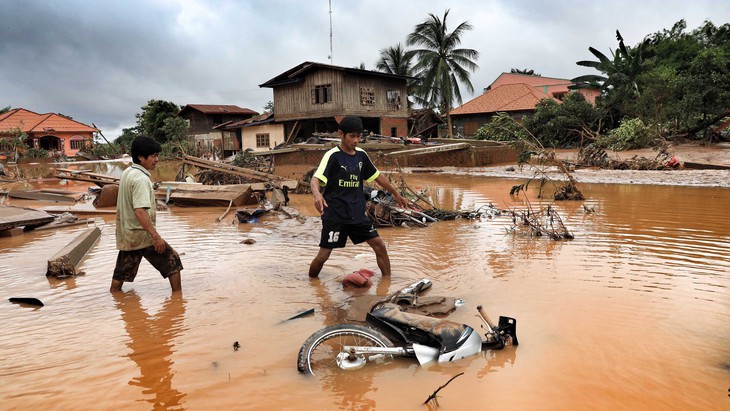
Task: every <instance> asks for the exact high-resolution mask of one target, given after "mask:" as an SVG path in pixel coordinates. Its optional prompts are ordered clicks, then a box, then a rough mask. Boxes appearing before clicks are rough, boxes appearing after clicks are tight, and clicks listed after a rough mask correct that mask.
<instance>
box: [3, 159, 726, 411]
mask: <svg viewBox="0 0 730 411" xmlns="http://www.w3.org/2000/svg"><path fill="white" fill-rule="evenodd" d="M94 167H99V166H98V165H97V166H94ZM117 167H118V166H116V165H108V164H105V165H103V168H100V169H99V168H97V169H96V170H97V172H101V173H108V174H116V173H118V172H120V170H121V168H117ZM174 171H175V170H174V168H173V167H167V168H166V167H165V164H163V165H161V167H160V170H158V173H157V177H159V176H160V174H159V173H169V175H164V176H162V178H165V179H172V178H173V176H174ZM406 181H407V182H408V184H409V186H410V187H412V188H414V189H417V190H425V192H427V193H428V194H429V195H430V197H431V199H432V201H433V202H434V204H435V205H437V206H438V207H440V208H444V209H452V210H474V209H476V208H478V207H480V206H482V205H487V204H490V203H492V204H494V205H495V206H497V207H500V208H508V207H517V208H524V207H526V206H527V203H526V202H525V201H524V198H523V199H514V198H510V196H509V191H510V188H511V187H512V186H513V185H515V184H516V181H518V180H513V179H506V178H496V177H486V176H470V175H468V174H466V175H450V174H427V173H414V174H407V175H406ZM33 186H34V187H54V188H65V189H79V190H84V189H85V186H84V185H83V183H75V182H69V183H68V184H67V185H64V186H61V185H59V182H58V181H56V180H50V179H49V180H44V181H41V182H36V183H33ZM581 188H582V190H583V193H584V195H586V197H587V200H586V201H585V202H563V203H557V204H556V205H555V206H556V207H557V209H558V212H559V213H560V216H561V217H562V219H563V221H564V223H565V224H566V226H567V227H568V228H569V229H570V230H571V232H572V233H573V234H574V235H575V239H574V240H571V241H553V240H549V239H547V238H524V237H515V236H513V235H511V234H508V233H507V232H506V230H505V227H507V226H509V225H511V221H510V220H509V219H508V218H504V217H499V218H495V219H491V220H488V219H485V220H457V221H444V222H439V223H434V224H431V225H430V226H428V227H425V228H417V227H413V228H404V227H399V228H383V229H380V230H379V232H380V235H381V236H382V237H383V239H384V241H385V243H386V244H387V246H388V250H389V253H390V258H391V262H392V266H393V276H392V278H390V279H381V278H380V276H379V274H376V277H375V278H374V280H375V284H374V285H373V286H372V287H371V288H369V289H364V290H362V289H360V290H355V291H353V290H350V289H343V287H342V285H341V283H340V281H341V279H342V277H343V276H344V275H346V274H348V273H350V272H352V271H355V270H358V269H360V268H368V269H371V270H374V271H377V265H376V263H375V257H374V255H373V253H372V251H371V250H370V248H369V247H367V246H366V245H359V246H352V245H351V244H349V245H348V246H347V248H345V249H343V250H336V251H335V252H333V254H332V258H331V259H330V261H329V262H328V263H327V264H326V265H325V267H324V270H323V272H322V274H321V275H320V278H319V279H317V280H309V279H308V277H307V269H308V266H309V263H310V261H311V259H312V257H313V256H314V255H315V253H316V252H317V242H318V238H319V230H320V226H321V225H320V220H319V218H318V217H316V216H315V210H314V207H313V205H312V201H311V196H309V195H291V203H290V205H291V206H293V207H296V208H298V209H299V210H300V211H301V212H302V214H303V215H305V216H306V219H304V220H303V221H300V220H296V219H286V218H285V217H284V216H282V215H279V214H273V213H271V214H268V215H266V216H264V217H263V218H262V219H261V220H260V221H259V222H257V223H255V224H234V223H233V214H229V215H228V216H227V217H226V218H225V219H224V220H223V221H222V222H218V221H216V218H217V217H219V216H220V215H221V214H223V212H224V211H225V207H210V208H178V207H171V210H170V211H169V212H159V213H158V230H159V231H160V232H161V234H162V236H163V238H165V239H166V240H167V241H168V242H169V243H170V244H171V245H172V246H173V247H174V248H175V249H177V250H178V251H179V252H180V253H181V254H182V261H183V264H184V266H185V269H184V270H183V272H182V278H183V293H182V295H181V296H179V297H178V298H172V297H171V293H170V289H169V285H168V283H167V282H166V281H165V280H163V279H162V278H161V277H160V276H159V274H158V273H157V272H156V271H155V270H154V269H153V268H152V267H151V266H150V265H149V264H148V263H146V262H143V263H142V266H141V267H140V272H139V275H138V277H137V281H135V282H134V283H131V284H130V283H127V284H125V286H124V290H125V292H124V294H123V295H122V296H120V297H116V298H115V297H114V296H112V295H111V294H110V293H109V292H108V289H109V284H110V280H111V273H112V270H113V268H114V263H115V258H116V253H117V251H116V249H115V242H114V218H113V216H109V215H105V216H100V217H96V221H97V225H98V226H100V227H102V228H103V231H102V235H101V238H100V239H99V241H98V243H97V244H96V245H95V246H94V247H93V248H92V249H91V250H90V252H89V254H88V255H87V257H86V259H85V260H84V261H83V263H82V264H81V265H80V267H79V269H81V270H83V271H84V272H85V275H83V276H79V277H76V278H72V279H65V280H59V279H53V278H47V277H46V276H45V271H46V264H47V259H48V258H49V257H50V256H52V255H53V254H55V253H56V252H57V251H58V250H60V249H61V248H62V247H63V246H65V245H66V244H68V243H69V242H70V241H71V240H72V239H73V238H75V236H76V235H78V234H79V233H80V232H81V231H82V230H84V229H85V228H84V227H68V228H61V229H56V230H47V231H38V232H26V233H23V234H19V235H15V236H11V237H0V297H1V298H0V324H1V325H2V326H1V328H0V377H1V380H2V384H0V409H3V410H50V409H53V410H79V409H80V410H111V409H125V410H214V409H215V410H223V409H236V410H249V409H250V410H368V409H378V410H423V409H426V407H427V406H425V405H423V402H424V401H425V400H426V398H427V397H428V396H429V395H430V394H431V393H433V392H434V391H435V390H436V389H437V388H438V387H440V386H441V385H443V384H445V383H446V382H447V381H448V380H449V379H450V378H451V377H453V376H455V375H456V374H458V373H462V372H463V373H464V374H463V375H461V376H460V377H458V378H456V379H455V380H453V381H452V382H451V383H450V384H449V385H448V386H447V387H445V388H444V389H442V390H441V391H440V392H439V398H438V402H439V405H440V407H439V409H442V410H497V409H502V410H688V409H692V410H720V409H728V407H730V397H728V394H730V392H729V391H728V390H729V389H730V290H729V287H730V207H729V206H728V204H730V189H727V188H710V187H679V186H655V185H648V184H642V185H638V184H582V185H581ZM530 202H531V205H532V207H539V206H540V205H539V200H538V199H536V198H535V192H534V191H530ZM10 204H11V205H21V206H34V207H38V206H40V205H53V204H51V203H49V204H44V203H38V202H32V201H29V200H16V199H10ZM585 208H590V209H594V210H595V212H594V213H590V214H587V213H586V211H585ZM245 239H253V240H255V243H254V244H243V243H242V241H243V240H245ZM424 277H425V278H429V279H431V280H432V281H433V287H432V289H431V290H430V291H428V293H429V294H431V295H444V296H452V297H457V298H462V299H464V300H465V302H466V304H465V305H463V306H461V307H459V308H457V309H456V311H454V312H453V313H452V314H451V315H450V316H449V318H450V319H452V320H454V321H459V322H464V323H466V324H470V325H472V326H473V327H475V328H477V327H478V326H479V320H478V319H477V318H476V317H475V315H476V306H477V305H479V304H481V305H483V306H484V308H485V309H486V311H487V313H489V314H490V315H491V316H492V317H494V318H496V317H497V316H499V315H506V316H510V317H515V318H516V319H517V334H518V336H519V342H520V345H519V346H517V347H507V348H505V349H504V350H502V351H487V352H486V353H483V354H481V355H476V356H472V357H469V358H466V359H463V360H459V361H457V362H454V363H450V364H447V365H430V366H426V367H420V366H418V365H417V362H416V361H415V360H410V359H396V360H394V361H392V362H389V363H387V364H380V365H378V364H368V366H366V367H364V368H362V369H360V370H355V371H350V372H343V373H341V374H340V375H336V376H332V377H328V378H327V379H318V378H316V377H307V376H303V375H300V374H299V373H298V372H297V369H296V357H297V352H298V350H299V348H300V346H301V344H302V343H303V342H304V340H305V339H306V338H307V337H308V336H309V335H311V334H312V333H313V332H315V331H317V330H318V329H320V328H322V327H324V326H327V325H332V324H335V323H337V322H338V321H341V319H342V312H343V310H346V309H347V308H348V307H349V306H350V305H351V303H352V301H353V299H354V298H357V297H358V296H361V295H364V294H366V295H374V294H377V295H383V296H385V295H387V294H388V293H390V292H394V291H396V290H398V289H400V288H401V287H404V286H406V285H408V284H410V283H412V282H414V281H417V280H419V279H421V278H424ZM10 297H35V298H38V299H40V300H42V301H43V302H44V303H45V306H44V307H42V308H33V307H30V306H24V305H18V304H11V303H9V302H8V298H10ZM310 308H314V310H315V313H314V315H311V316H306V317H303V318H299V319H296V320H291V321H287V322H282V320H284V319H286V318H289V317H291V316H293V315H294V314H296V313H298V312H300V311H302V310H306V309H310ZM236 341H237V342H238V343H239V344H240V348H239V349H238V350H234V347H233V345H234V342H236ZM371 365H372V366H371Z"/></svg>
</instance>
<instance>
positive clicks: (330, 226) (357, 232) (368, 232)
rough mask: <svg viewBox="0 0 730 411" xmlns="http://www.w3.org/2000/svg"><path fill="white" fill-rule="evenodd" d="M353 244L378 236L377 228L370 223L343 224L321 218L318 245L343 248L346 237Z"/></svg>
mask: <svg viewBox="0 0 730 411" xmlns="http://www.w3.org/2000/svg"><path fill="white" fill-rule="evenodd" d="M348 237H349V238H350V240H352V243H353V244H360V243H362V242H365V241H367V240H370V239H373V238H376V237H378V230H376V229H375V226H374V225H373V224H372V223H370V222H367V223H362V224H344V223H335V222H332V221H326V220H322V237H321V238H320V240H319V246H320V247H322V248H330V249H332V248H343V247H344V246H345V244H346V243H347V238H348Z"/></svg>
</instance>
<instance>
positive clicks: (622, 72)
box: [571, 30, 644, 96]
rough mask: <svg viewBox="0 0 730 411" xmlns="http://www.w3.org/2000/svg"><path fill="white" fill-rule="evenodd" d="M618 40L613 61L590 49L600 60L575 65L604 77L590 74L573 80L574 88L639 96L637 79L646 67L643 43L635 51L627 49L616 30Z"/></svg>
mask: <svg viewBox="0 0 730 411" xmlns="http://www.w3.org/2000/svg"><path fill="white" fill-rule="evenodd" d="M616 39H617V40H618V42H619V43H618V46H619V49H618V50H617V51H616V52H615V53H614V52H613V51H611V57H612V59H609V58H608V57H606V55H605V54H603V53H601V52H600V51H598V50H596V49H594V48H593V47H588V50H589V51H590V52H591V53H592V54H593V55H594V56H596V58H598V61H589V60H582V61H578V62H576V63H575V64H577V65H579V66H583V67H591V68H594V69H596V70H598V71H600V72H601V73H603V74H604V75H603V76H601V75H596V74H589V75H585V76H580V77H576V78H574V79H573V80H571V81H572V82H573V83H575V86H574V87H572V88H584V87H597V88H600V89H601V91H603V92H608V91H609V90H612V89H614V90H622V91H628V92H629V93H631V94H633V95H635V96H638V95H639V87H638V85H637V84H636V79H637V77H638V76H639V74H641V71H642V70H643V65H644V58H643V55H642V48H643V43H642V44H640V45H639V46H638V47H637V48H635V49H630V48H628V47H626V45H624V39H623V37H621V33H619V31H618V30H616Z"/></svg>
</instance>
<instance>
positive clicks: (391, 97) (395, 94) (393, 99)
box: [385, 90, 401, 111]
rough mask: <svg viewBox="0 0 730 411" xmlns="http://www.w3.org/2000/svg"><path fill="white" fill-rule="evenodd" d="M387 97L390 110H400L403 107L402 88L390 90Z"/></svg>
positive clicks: (386, 93)
mask: <svg viewBox="0 0 730 411" xmlns="http://www.w3.org/2000/svg"><path fill="white" fill-rule="evenodd" d="M385 97H386V98H387V99H388V110H390V111H398V110H400V109H401V103H400V90H388V91H386V92H385Z"/></svg>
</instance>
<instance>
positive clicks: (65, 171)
mask: <svg viewBox="0 0 730 411" xmlns="http://www.w3.org/2000/svg"><path fill="white" fill-rule="evenodd" d="M56 171H60V172H62V173H71V174H78V173H90V172H91V170H71V169H70V168H56Z"/></svg>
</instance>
